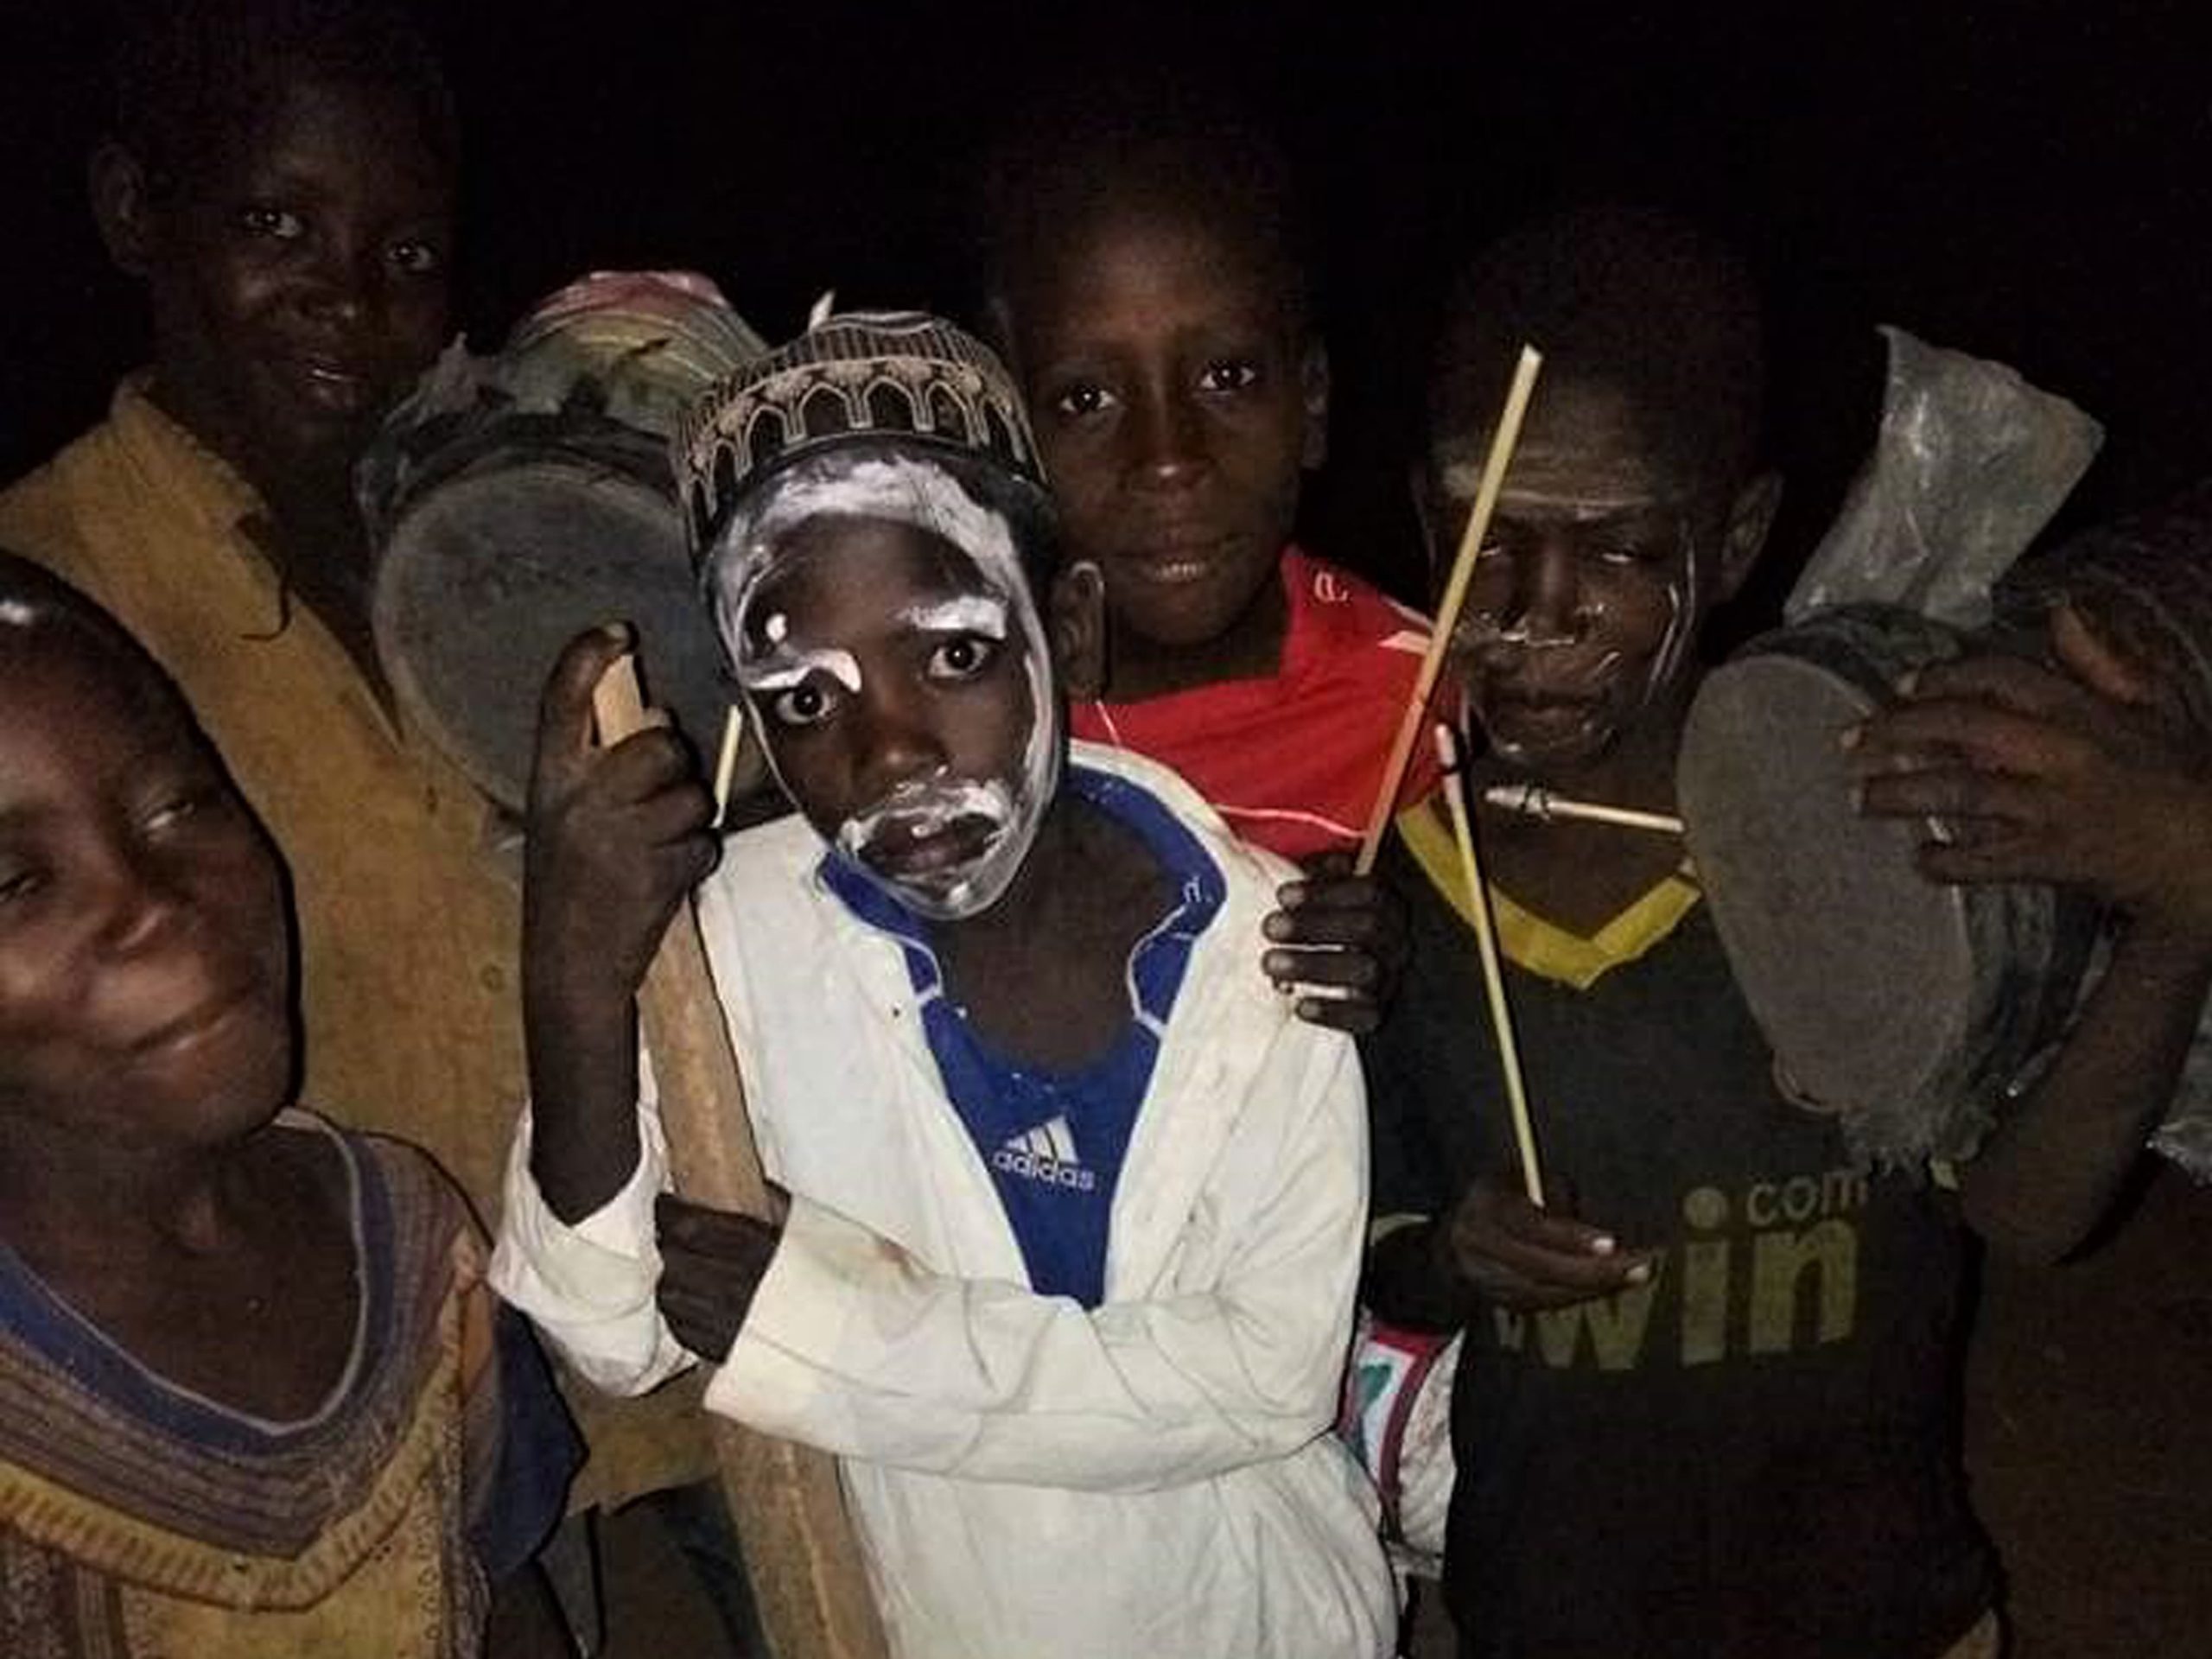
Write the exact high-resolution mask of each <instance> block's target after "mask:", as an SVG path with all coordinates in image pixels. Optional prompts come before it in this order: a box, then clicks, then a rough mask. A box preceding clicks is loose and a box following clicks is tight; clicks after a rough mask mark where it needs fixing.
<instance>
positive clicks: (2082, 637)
mask: <svg viewBox="0 0 2212 1659" xmlns="http://www.w3.org/2000/svg"><path fill="white" fill-rule="evenodd" d="M2051 642H2052V645H2053V646H2054V647H2055V649H2056V656H2057V658H2058V661H2059V664H2060V665H2061V669H2063V671H2060V670H2054V669H2050V668H2045V667H2044V666H2042V665H2040V664H2036V663H2032V662H2029V661H2026V660H2024V659H2022V658H2013V657H2005V656H1999V655H1993V654H1992V655H1979V656H1974V657H1968V658H1963V659H1961V660H1960V661H1958V662H1955V663H1948V664H1942V665H1941V666H1939V667H1935V668H1930V669H1929V670H1927V671H1925V672H1923V674H1921V675H1920V676H1919V677H1918V678H1917V679H1916V681H1915V682H1914V683H1913V684H1912V685H1911V687H1910V690H1909V691H1908V692H1907V693H1906V695H1905V696H1903V697H1902V698H1900V700H1899V701H1898V702H1897V703H1896V704H1895V705H1894V706H1893V707H1892V708H1891V709H1887V710H1885V711H1884V712H1883V713H1881V714H1878V715H1875V716H1874V717H1873V718H1872V719H1870V720H1869V721H1866V724H1865V725H1864V726H1863V727H1861V728H1858V735H1857V739H1856V749H1857V752H1858V753H1859V756H1860V758H1861V760H1862V761H1863V762H1864V764H1865V766H1866V782H1865V785H1864V792H1863V796H1862V800H1861V810H1863V811H1866V812H1868V813H1872V814H1874V815H1876V816H1878V817H1922V816H1934V817H1942V818H1943V819H1944V820H1946V822H1947V824H1948V825H1949V826H1950V827H1951V828H1952V829H1953V836H1952V837H1951V838H1949V839H1948V840H1938V841H1935V842H1929V844H1928V845H1926V846H1924V847H1923V849H1921V868H1923V869H1924V870H1925V871H1926V872H1927V873H1928V874H1929V875H1930V876H1931V877H1933V878H1935V879H1936V880H1939V881H1954V882H1975V881H2020V880H2034V881H2050V882H2056V883H2060V884H2063V885H2067V886H2071V887H2081V888H2083V889H2085V890H2086V891H2088V892H2089V893H2093V894H2094V895H2095V896H2096V897H2097V898H2099V899H2101V900H2103V901H2104V902H2105V903H2107V904H2108V905H2111V906H2115V907H2116V908H2118V909H2119V910H2120V912H2123V913H2124V914H2125V915H2126V917H2127V918H2128V921H2129V932H2130V935H2131V937H2133V938H2137V939H2138V940H2139V941H2142V940H2149V939H2156V940H2158V941H2159V942H2160V943H2162V944H2170V945H2172V946H2175V947H2177V948H2180V949H2183V950H2195V951H2202V950H2208V949H2212V858H2208V857H2207V856H2206V853H2205V849H2206V848H2207V847H2208V846H2212V741H2208V739H2207V737H2206V736H2205V734H2202V733H2199V732H2196V731H2193V730H2191V729H2190V728H2189V727H2188V725H2187V723H2186V722H2185V721H2183V720H2182V719H2181V718H2180V717H2179V716H2178V715H2177V714H2175V713H2170V712H2166V711H2164V710H2162V709H2161V708H2160V705H2159V702H2158V698H2157V696H2156V691H2155V688H2154V686H2153V684H2152V682H2151V681H2150V679H2149V678H2148V677H2146V676H2145V675H2144V674H2143V673H2142V672H2141V671H2139V670H2138V669H2136V668H2135V667H2133V665H2132V664H2127V663H2126V662H2123V661H2122V660H2121V659H2120V658H2118V657H2117V656H2115V655H2114V654H2113V652H2111V650H2110V649H2109V648H2108V647H2107V646H2106V645H2104V644H2103V643H2102V642H2101V640H2099V639H2097V638H2096V637H2095V636H2094V634H2093V633H2091V632H2090V631H2089V629H2088V626H2087V625H2086V624H2085V623H2084V622H2083V621H2082V618H2081V617H2080V615H2079V614H2078V613H2076V612H2075V611H2074V610H2073V609H2071V608H2070V607H2069V608H2064V609H2062V610H2060V611H2057V612H2056V613H2054V614H2053V617H2052V620H2051Z"/></svg>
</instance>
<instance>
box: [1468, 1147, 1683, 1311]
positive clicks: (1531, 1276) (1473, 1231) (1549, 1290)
mask: <svg viewBox="0 0 2212 1659" xmlns="http://www.w3.org/2000/svg"><path fill="white" fill-rule="evenodd" d="M1548 1185H1549V1184H1548ZM1548 1196H1549V1194H1548ZM1559 1203H1560V1200H1558V1199H1556V1198H1554V1205H1558V1204H1559ZM1437 1248H1438V1249H1439V1250H1440V1252H1441V1253H1442V1255H1443V1256H1444V1261H1445V1265H1446V1267H1447V1268H1449V1269H1450V1270H1451V1271H1452V1273H1453V1274H1455V1275H1456V1276H1457V1277H1458V1278H1459V1280H1460V1281H1463V1282H1464V1283H1465V1284H1466V1285H1467V1286H1468V1287H1470V1288H1471V1289H1472V1290H1473V1291H1474V1292H1475V1293H1476V1294H1478V1295H1479V1296H1481V1297H1483V1298H1484V1300H1487V1301H1491V1302H1494V1303H1496V1304H1497V1306H1501V1307H1508V1308H1511V1309H1514V1310H1515V1311H1516V1312H1518V1313H1527V1312H1529V1311H1531V1310H1533V1309H1536V1308H1545V1307H1565V1306H1567V1305H1568V1304H1569V1303H1573V1302H1586V1301H1588V1300H1591V1299H1592V1297H1597V1296H1610V1295H1611V1294H1613V1293H1614V1292H1615V1291H1617V1290H1619V1289H1621V1288H1622V1287H1624V1286H1628V1285H1640V1284H1642V1283H1643V1282H1644V1281H1646V1280H1648V1279H1649V1278H1650V1277H1651V1272H1652V1265H1653V1258H1652V1256H1651V1254H1650V1253H1649V1251H1639V1250H1624V1249H1621V1248H1620V1243H1619V1241H1618V1240H1617V1239H1615V1238H1614V1237H1613V1236H1612V1235H1611V1234H1610V1233H1608V1232H1606V1231H1605V1230H1604V1229H1603V1228H1599V1227H1592V1225H1590V1224H1589V1223H1587V1222H1586V1221H1578V1220H1576V1219H1575V1218H1574V1217H1573V1216H1571V1215H1569V1214H1567V1213H1565V1211H1564V1209H1563V1208H1552V1209H1544V1210H1540V1209H1538V1208H1537V1207H1536V1206H1535V1205H1533V1204H1531V1203H1529V1198H1528V1194H1526V1193H1525V1192H1522V1190H1521V1188H1520V1186H1519V1185H1518V1184H1517V1183H1515V1182H1511V1181H1508V1180H1505V1179H1503V1178H1501V1177H1498V1176H1495V1175H1484V1176H1482V1177H1480V1178H1478V1179H1477V1180H1476V1182H1475V1184H1474V1185H1472V1186H1471V1187H1469V1188H1468V1189H1467V1192H1466V1196H1465V1198H1461V1199H1460V1200H1459V1208H1458V1209H1456V1210H1455V1211H1452V1217H1451V1219H1450V1220H1449V1222H1448V1223H1446V1225H1445V1226H1443V1227H1441V1228H1440V1229H1439V1230H1438V1233H1437Z"/></svg>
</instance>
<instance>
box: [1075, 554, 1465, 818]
mask: <svg viewBox="0 0 2212 1659" xmlns="http://www.w3.org/2000/svg"><path fill="white" fill-rule="evenodd" d="M1282 579H1283V584H1284V588H1285V590H1286V593H1287V597H1288V599H1289V601H1290V624H1289V626H1288V628H1287V630H1286V632H1285V634H1284V637H1283V645H1282V662H1281V666H1280V667H1279V668H1277V669H1276V671H1275V672H1274V674H1272V675H1269V676H1268V677H1265V678H1263V679H1250V680H1223V681H1220V682H1217V683H1215V684H1212V685H1202V686H1197V687H1194V688H1193V689H1192V690H1188V691H1177V692H1173V693H1171V694H1170V695H1168V696H1161V697H1146V698H1142V699H1140V700H1139V701H1137V702H1109V701H1097V702H1075V703H1071V705H1070V706H1069V709H1068V716H1069V720H1070V721H1071V724H1072V726H1073V728H1074V732H1075V734H1076V735H1077V737H1080V738H1084V739H1086V740H1088V741H1090V742H1094V743H1110V744H1114V745H1116V746H1117V747H1122V748H1126V749H1134V750H1135V751H1136V752H1137V753H1139V754H1142V755H1146V756H1147V757H1149V758H1150V759H1152V760H1158V761H1160V762H1162V763H1163V764H1165V765H1166V766H1173V768H1174V769H1175V770H1176V771H1177V772H1180V773H1182V775H1183V776H1184V777H1185V779H1188V780H1189V782H1190V783H1191V785H1192V787H1193V788H1195V789H1196V790H1197V791H1198V793H1200V794H1201V795H1203V796H1205V798H1206V799H1207V800H1209V801H1211V803H1212V804H1213V805H1214V808H1215V810H1217V811H1218V812H1220V814H1221V815H1222V817H1224V818H1226V819H1227V820H1228V821H1229V825H1230V828H1231V829H1234V830H1236V833H1237V834H1238V835H1240V836H1243V838H1244V839H1245V840H1247V841H1249V842H1254V843H1255V844H1257V845H1259V846H1262V847H1265V848H1267V849H1268V850H1270V851H1271V852H1276V853H1281V854H1282V855H1284V856H1285V857H1287V858H1294V859H1306V858H1310V857H1312V856H1313V855H1314V854H1316V853H1323V852H1330V851H1334V850H1338V849H1351V848H1355V847H1357V845H1358V844H1359V837H1360V835H1361V833H1362V831H1363V830H1364V829H1366V827H1367V817H1368V813H1369V812H1370V810H1372V808H1373V807H1374V804H1375V792H1376V790H1377V789H1378V788H1380V787H1381V786H1382V782H1383V761H1384V760H1385V759H1387V758H1388V755H1389V748H1390V740H1391V739H1392V738H1393V737H1394V736H1395V735H1396V734H1397V729H1398V722H1399V721H1400V720H1401V719H1402V718H1403V717H1404V715H1405V708H1406V699H1407V697H1408V696H1410V695H1411V694H1412V691H1413V686H1414V679H1415V678H1416V677H1418V676H1419V675H1420V672H1421V654H1422V652H1425V651H1426V650H1427V647H1428V623H1427V620H1425V619H1424V618H1422V617H1421V616H1420V615H1418V614H1417V613H1414V612H1412V611H1409V610H1407V609H1406V608H1404V607H1402V606H1400V605H1396V604H1394V603H1392V602H1391V601H1389V600H1387V599H1385V598H1384V597H1383V595H1382V594H1380V593H1378V592H1376V590H1375V589H1374V588H1371V587H1370V586H1369V585H1368V584H1367V583H1366V582H1362V581H1361V580H1360V579H1359V578H1358V577H1357V576H1355V575H1350V574H1349V573H1347V572H1345V571H1343V570H1339V569H1337V568H1336V567H1335V566H1333V565H1329V564H1324V563H1321V561H1320V560H1319V559H1316V558H1313V557H1312V556H1309V555H1307V554H1306V553H1304V552H1301V551H1300V550H1299V549H1297V548H1295V547H1292V548H1286V549H1285V550H1284V551H1283V556H1282ZM1435 782H1436V757H1435V754H1434V752H1433V750H1432V749H1431V748H1430V747H1429V745H1427V743H1421V744H1418V745H1416V746H1415V747H1414V760H1413V765H1412V766H1411V767H1410V768H1409V770H1408V773H1407V778H1406V784H1405V786H1404V788H1403V789H1402V791H1401V792H1400V801H1401V803H1402V804H1410V803H1411V802H1414V801H1416V800H1419V799H1420V798H1421V797H1422V796H1423V795H1425V794H1426V793H1427V791H1429V790H1430V789H1431V788H1433V786H1434V785H1435Z"/></svg>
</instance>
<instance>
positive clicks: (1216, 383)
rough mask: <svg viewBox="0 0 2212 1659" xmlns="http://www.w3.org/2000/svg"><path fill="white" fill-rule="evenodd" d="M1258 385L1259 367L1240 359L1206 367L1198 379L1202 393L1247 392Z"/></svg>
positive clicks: (1223, 361) (1226, 360)
mask: <svg viewBox="0 0 2212 1659" xmlns="http://www.w3.org/2000/svg"><path fill="white" fill-rule="evenodd" d="M1259 384H1260V365H1258V364H1256V363H1249V362H1246V361H1245V360H1244V359H1242V358H1233V357H1232V358H1224V359H1222V360H1221V361H1220V362H1218V363H1209V364H1207V365H1206V367H1205V373H1203V374H1201V375H1200V376H1199V377H1198V388H1199V390H1200V391H1250V390H1251V389H1252V388H1253V387H1254V386H1256V385H1259Z"/></svg>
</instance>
